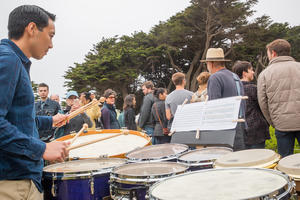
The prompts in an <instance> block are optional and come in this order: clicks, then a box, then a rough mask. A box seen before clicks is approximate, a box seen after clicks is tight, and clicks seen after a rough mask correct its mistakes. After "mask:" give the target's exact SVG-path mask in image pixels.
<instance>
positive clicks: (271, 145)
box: [266, 126, 300, 153]
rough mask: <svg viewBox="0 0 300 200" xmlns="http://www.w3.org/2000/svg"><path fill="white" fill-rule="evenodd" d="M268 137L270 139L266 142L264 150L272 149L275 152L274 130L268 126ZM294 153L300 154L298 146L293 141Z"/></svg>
mask: <svg viewBox="0 0 300 200" xmlns="http://www.w3.org/2000/svg"><path fill="white" fill-rule="evenodd" d="M270 137H271V139H269V140H266V149H272V150H274V151H276V152H277V140H276V136H275V129H274V128H273V127H271V126H270ZM294 153H300V146H299V144H298V142H297V140H296V141H295V147H294Z"/></svg>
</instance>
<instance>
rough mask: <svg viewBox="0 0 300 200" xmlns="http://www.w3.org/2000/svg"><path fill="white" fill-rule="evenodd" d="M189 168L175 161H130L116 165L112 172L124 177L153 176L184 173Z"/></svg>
mask: <svg viewBox="0 0 300 200" xmlns="http://www.w3.org/2000/svg"><path fill="white" fill-rule="evenodd" d="M187 169H188V167H187V166H185V165H183V164H179V163H175V162H152V163H151V162H150V163H130V164H126V165H122V166H119V167H116V168H115V169H114V170H113V171H112V174H114V175H116V176H117V177H123V178H147V177H151V178H153V177H163V176H170V175H174V174H179V173H183V172H185V171H186V170H187Z"/></svg>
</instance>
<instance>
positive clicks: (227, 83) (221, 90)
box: [201, 48, 245, 151]
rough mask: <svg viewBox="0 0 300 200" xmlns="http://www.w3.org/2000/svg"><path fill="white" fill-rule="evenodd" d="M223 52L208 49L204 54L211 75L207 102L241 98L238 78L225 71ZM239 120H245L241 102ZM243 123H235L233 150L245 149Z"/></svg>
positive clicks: (240, 86) (242, 90) (241, 89)
mask: <svg viewBox="0 0 300 200" xmlns="http://www.w3.org/2000/svg"><path fill="white" fill-rule="evenodd" d="M228 61H230V60H228V59H225V57H224V51H223V49H221V48H209V49H208V50H207V53H206V60H201V62H206V65H207V69H208V71H209V72H210V73H211V74H212V75H211V76H210V77H209V79H208V83H207V95H208V99H209V100H213V99H220V98H226V97H233V96H243V95H244V88H243V84H242V82H241V81H240V79H239V77H238V76H237V75H236V74H234V73H232V72H231V71H229V70H228V69H226V67H225V62H228ZM239 118H243V119H244V118H245V103H244V101H242V103H241V108H240V113H239ZM244 137H245V123H244V122H242V123H237V127H236V135H235V138H234V144H233V149H234V150H235V151H237V150H243V149H245V140H244Z"/></svg>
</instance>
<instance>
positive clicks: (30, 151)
mask: <svg viewBox="0 0 300 200" xmlns="http://www.w3.org/2000/svg"><path fill="white" fill-rule="evenodd" d="M30 65H31V62H30V60H29V59H28V58H27V57H26V56H25V55H24V53H23V52H22V51H21V49H19V48H18V47H17V45H15V43H13V42H12V41H10V40H8V39H4V40H1V43H0V94H1V95H0V180H22V179H31V180H32V181H33V182H34V183H35V185H36V186H37V188H38V189H39V191H42V187H41V178H42V169H43V160H42V156H43V154H44V151H45V148H46V144H45V143H44V142H42V141H41V140H40V139H39V134H38V131H37V127H38V128H40V129H50V128H51V126H52V118H51V117H36V116H35V109H34V95H33V92H32V87H31V82H30V77H29V70H30Z"/></svg>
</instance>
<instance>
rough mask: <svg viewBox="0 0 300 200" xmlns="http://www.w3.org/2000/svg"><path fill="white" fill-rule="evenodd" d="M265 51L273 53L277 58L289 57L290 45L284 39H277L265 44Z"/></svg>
mask: <svg viewBox="0 0 300 200" xmlns="http://www.w3.org/2000/svg"><path fill="white" fill-rule="evenodd" d="M266 48H267V50H269V51H270V52H271V51H275V52H276V54H277V56H289V55H291V44H290V43H289V42H288V41H286V40H284V39H277V40H274V41H273V42H271V43H269V44H267V46H266Z"/></svg>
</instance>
